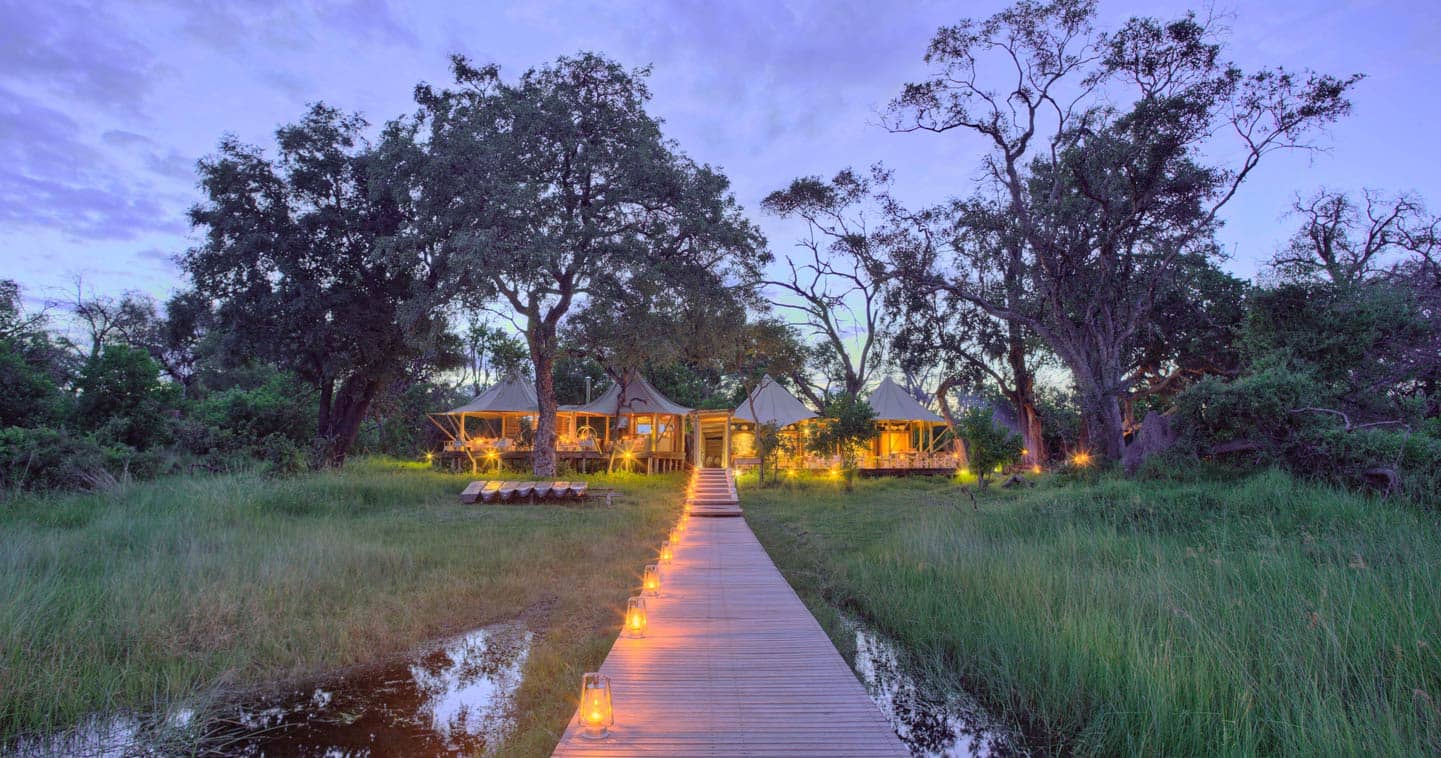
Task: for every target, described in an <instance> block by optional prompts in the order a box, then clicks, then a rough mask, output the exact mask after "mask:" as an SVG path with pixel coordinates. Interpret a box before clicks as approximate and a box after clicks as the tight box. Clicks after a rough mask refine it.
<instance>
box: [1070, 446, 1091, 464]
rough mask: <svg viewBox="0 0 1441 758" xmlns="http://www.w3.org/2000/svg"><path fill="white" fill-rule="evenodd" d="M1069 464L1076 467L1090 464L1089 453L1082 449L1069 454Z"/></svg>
mask: <svg viewBox="0 0 1441 758" xmlns="http://www.w3.org/2000/svg"><path fill="white" fill-rule="evenodd" d="M1071 465H1072V466H1075V467H1077V468H1085V467H1087V466H1089V465H1091V454H1090V453H1088V452H1086V451H1084V450H1082V451H1081V452H1079V453H1076V454H1075V455H1072V456H1071Z"/></svg>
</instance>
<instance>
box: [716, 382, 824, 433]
mask: <svg viewBox="0 0 1441 758" xmlns="http://www.w3.org/2000/svg"><path fill="white" fill-rule="evenodd" d="M752 407H754V408H755V415H754V416H752V415H751V408H752ZM732 415H733V416H734V417H735V418H736V419H738V420H740V421H750V422H753V423H757V424H775V425H776V426H790V425H791V424H794V423H796V422H797V421H805V420H806V419H808V418H815V417H816V414H815V412H814V411H812V410H811V409H810V408H807V407H805V406H804V405H802V404H801V401H799V400H797V399H796V396H795V395H792V394H791V393H789V392H787V391H786V388H785V387H782V386H780V385H779V384H777V383H776V381H775V380H774V379H772V378H771V376H770V374H766V375H765V376H764V377H762V378H761V383H760V384H758V385H756V388H755V389H754V390H752V391H751V394H750V397H749V398H747V399H746V400H745V401H744V402H742V403H741V404H740V405H738V406H736V410H735V413H734V414H732Z"/></svg>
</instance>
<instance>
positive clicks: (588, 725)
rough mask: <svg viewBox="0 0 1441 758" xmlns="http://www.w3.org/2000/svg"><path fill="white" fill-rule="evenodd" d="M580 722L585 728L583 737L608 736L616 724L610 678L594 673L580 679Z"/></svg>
mask: <svg viewBox="0 0 1441 758" xmlns="http://www.w3.org/2000/svg"><path fill="white" fill-rule="evenodd" d="M579 720H580V723H581V726H583V727H585V730H584V731H583V732H581V736H583V737H588V738H590V739H599V738H601V737H604V736H606V734H607V733H608V731H609V728H610V726H611V725H612V724H614V723H615V712H614V711H613V710H612V709H611V704H610V677H608V676H606V675H604V674H599V673H593V672H592V673H588V674H585V675H583V676H582V677H581V678H580V711H579Z"/></svg>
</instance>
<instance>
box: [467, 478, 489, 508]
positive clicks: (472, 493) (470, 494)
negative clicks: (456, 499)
mask: <svg viewBox="0 0 1441 758" xmlns="http://www.w3.org/2000/svg"><path fill="white" fill-rule="evenodd" d="M487 484H489V482H471V483H470V484H467V485H465V489H463V490H461V491H460V502H462V503H467V504H468V503H474V502H475V501H476V500H477V499H479V498H480V493H481V490H484V489H485V486H486V485H487Z"/></svg>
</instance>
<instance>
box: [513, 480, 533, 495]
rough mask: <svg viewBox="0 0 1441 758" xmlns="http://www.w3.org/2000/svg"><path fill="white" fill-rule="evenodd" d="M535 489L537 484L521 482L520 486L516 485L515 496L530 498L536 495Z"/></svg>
mask: <svg viewBox="0 0 1441 758" xmlns="http://www.w3.org/2000/svg"><path fill="white" fill-rule="evenodd" d="M535 488H536V483H535V482H521V483H520V484H518V485H516V488H515V496H516V497H530V496H531V495H534V494H535Z"/></svg>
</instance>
